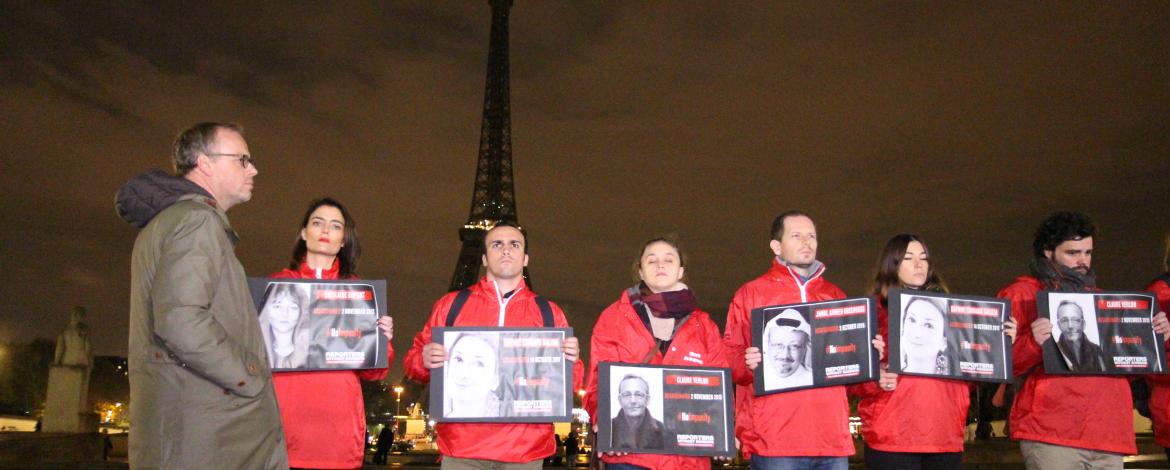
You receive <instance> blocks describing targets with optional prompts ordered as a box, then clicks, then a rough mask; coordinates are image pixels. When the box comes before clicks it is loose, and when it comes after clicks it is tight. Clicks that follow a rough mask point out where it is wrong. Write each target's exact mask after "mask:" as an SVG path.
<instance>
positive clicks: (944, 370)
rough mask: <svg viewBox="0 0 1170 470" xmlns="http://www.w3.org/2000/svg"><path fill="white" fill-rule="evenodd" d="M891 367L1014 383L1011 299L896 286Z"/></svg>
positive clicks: (891, 322)
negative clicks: (1008, 329) (1008, 330)
mask: <svg viewBox="0 0 1170 470" xmlns="http://www.w3.org/2000/svg"><path fill="white" fill-rule="evenodd" d="M888 295H889V307H890V309H889V312H890V315H889V330H888V331H889V336H890V337H889V338H887V339H886V341H887V343H886V344H887V347H888V348H889V360H890V372H896V373H899V374H908V375H922V376H929V377H942V378H951V379H961V380H975V381H981V382H1000V383H1005V382H1010V381H1011V378H1012V343H1011V339H1010V338H1008V337H1007V336H1006V335H1005V334H1004V332H1003V323H1004V322H1005V321H1007V320H1008V319H1010V318H1011V303H1009V302H1008V301H1006V300H1003V299H997V298H994V297H976V296H969V295H955V294H944V293H937V292H926V291H919V290H909V289H891V290H890V291H889V293H888Z"/></svg>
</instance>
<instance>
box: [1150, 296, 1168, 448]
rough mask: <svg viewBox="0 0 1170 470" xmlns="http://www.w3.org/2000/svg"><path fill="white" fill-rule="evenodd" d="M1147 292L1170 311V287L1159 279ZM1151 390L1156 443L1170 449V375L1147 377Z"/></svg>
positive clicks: (1151, 408)
mask: <svg viewBox="0 0 1170 470" xmlns="http://www.w3.org/2000/svg"><path fill="white" fill-rule="evenodd" d="M1146 290H1147V291H1149V292H1152V293H1153V294H1154V295H1155V296H1157V297H1158V307H1159V308H1160V309H1161V311H1163V312H1166V311H1170V285H1166V281H1164V280H1162V279H1158V280H1156V281H1154V282H1151V283H1150V285H1148V286H1146ZM1146 381H1147V382H1149V384H1150V386H1151V389H1150V414H1151V415H1152V418H1153V421H1154V442H1157V443H1158V445H1160V446H1162V447H1170V374H1160V375H1147V376H1146Z"/></svg>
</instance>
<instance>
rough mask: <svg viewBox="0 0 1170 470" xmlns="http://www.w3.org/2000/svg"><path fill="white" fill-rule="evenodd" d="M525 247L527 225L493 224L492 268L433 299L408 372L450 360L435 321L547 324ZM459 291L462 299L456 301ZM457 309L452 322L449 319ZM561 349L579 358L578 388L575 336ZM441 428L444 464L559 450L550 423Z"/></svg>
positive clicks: (515, 461) (513, 465)
mask: <svg viewBox="0 0 1170 470" xmlns="http://www.w3.org/2000/svg"><path fill="white" fill-rule="evenodd" d="M526 248H527V244H526V241H525V237H524V233H523V232H521V231H520V229H519V228H518V227H516V226H515V225H513V224H510V223H499V224H496V225H495V226H494V227H493V228H492V229H491V230H488V232H487V234H485V235H484V255H483V264H484V267H485V268H486V271H487V272H486V275H485V276H484V277H483V278H481V279H480V280H479V282H478V283H476V284H475V285H473V286H471V287H469V288H468V289H466V290H464V291H462V292H465V293H464V294H461V293H460V292H450V293H448V294H447V295H444V296H443V297H442V298H440V299H439V300H438V301H437V302H435V306H434V308H433V309H432V310H431V316H430V318H429V319H428V320H427V323H426V325H424V326H423V330H422V331H421V332H419V333H418V335H416V336H415V337H414V344H413V345H412V346H411V348H410V351H408V352H407V353H406V359H405V360H404V368H405V369H406V375H407V377H409V378H411V379H413V380H416V381H419V382H422V383H427V382H429V381H430V379H431V370H432V369H435V368H437V367H442V366H443V365H444V364H445V363H446V362H447V359H448V354H447V349H446V348H444V347H443V345H442V344H439V343H436V342H435V341H434V340H433V339H432V337H431V329H432V328H436V327H442V326H499V327H502V326H509V327H526V328H534V327H535V328H539V327H544V326H548V325H545V324H544V318H543V317H544V314H543V313H542V312H541V307H540V305H539V302H538V297H537V296H536V294H534V293H533V292H532V291H530V290H528V288H527V286H526V285H525V283H524V267H525V266H528V254H527V252H526ZM461 296H462V299H463V303H462V305H461V306H460V307H458V308H457V309H452V305H455V304H456V301H457V299H459V298H460V297H461ZM546 302H547V301H546ZM547 304H548V305H549V308H550V309H551V313H552V317H553V318H552V320H553V322H554V325H552V326H555V327H558V328H559V327H567V326H569V322H568V321H567V320H566V319H565V314H564V312H562V311H561V308H560V307H558V306H557V305H556V304H554V303H552V302H547ZM453 310H457V311H454V312H453ZM452 313H454V314H455V318H454V322H453V324H451V325H448V321H447V320H448V318H449V317H450V316H451V315H452ZM561 349H562V351H563V352H564V354H565V359H566V360H568V361H570V362H572V363H573V390H577V389H579V388H581V380H582V376H583V375H584V373H585V370H584V366H582V364H581V362H580V361H578V360H577V359H578V355H579V353H580V349H579V346H578V342H577V338H575V337H570V338H568V339H566V340H565V342H564V344H563V345H562V347H561ZM435 428H436V432H437V433H438V436H439V453H440V454H442V456H443V460H442V468H443V469H444V470H451V469H459V470H463V469H506V470H535V469H539V468H540V467H541V463H543V459H544V458H545V457H547V456H550V455H553V453H555V452H556V443H555V441H554V440H553V426H552V425H551V424H530V423H439V424H438V425H436V426H435Z"/></svg>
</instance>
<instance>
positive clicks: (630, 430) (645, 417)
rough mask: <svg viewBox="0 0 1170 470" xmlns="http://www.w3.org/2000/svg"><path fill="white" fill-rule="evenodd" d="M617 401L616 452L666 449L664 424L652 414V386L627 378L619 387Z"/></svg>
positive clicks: (629, 375)
mask: <svg viewBox="0 0 1170 470" xmlns="http://www.w3.org/2000/svg"><path fill="white" fill-rule="evenodd" d="M617 399H618V404H620V405H621V409H620V411H618V413H617V415H616V416H614V417H613V418H612V421H611V422H610V424H611V426H612V427H611V429H612V443H613V448H614V449H661V448H663V445H664V442H665V439H664V434H665V433H664V432H663V430H664V427H663V425H662V421H660V420H658V419H657V418H655V417H654V416H652V415H651V413H650V404H651V401H652V400H653V398H651V394H650V383H649V382H647V381H646V379H644V378H642V377H641V376H639V375H635V374H627V375H625V376H623V377H622V380H621V382H620V383H619V384H618V395H617Z"/></svg>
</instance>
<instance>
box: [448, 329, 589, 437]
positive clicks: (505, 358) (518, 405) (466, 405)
mask: <svg viewBox="0 0 1170 470" xmlns="http://www.w3.org/2000/svg"><path fill="white" fill-rule="evenodd" d="M572 336H573V329H572V328H517V327H477V326H468V327H437V328H433V329H432V330H431V338H432V340H433V341H434V342H436V343H439V344H442V345H443V347H444V348H446V349H447V362H445V363H443V366H442V367H438V368H435V369H431V394H430V402H431V406H430V410H431V416H432V417H434V418H435V421H440V422H476V423H552V422H569V421H572V418H573V364H572V363H570V362H569V361H566V360H565V355H564V352H562V350H561V345H563V344H564V342H565V340H566V339H567V338H570V337H572Z"/></svg>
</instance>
